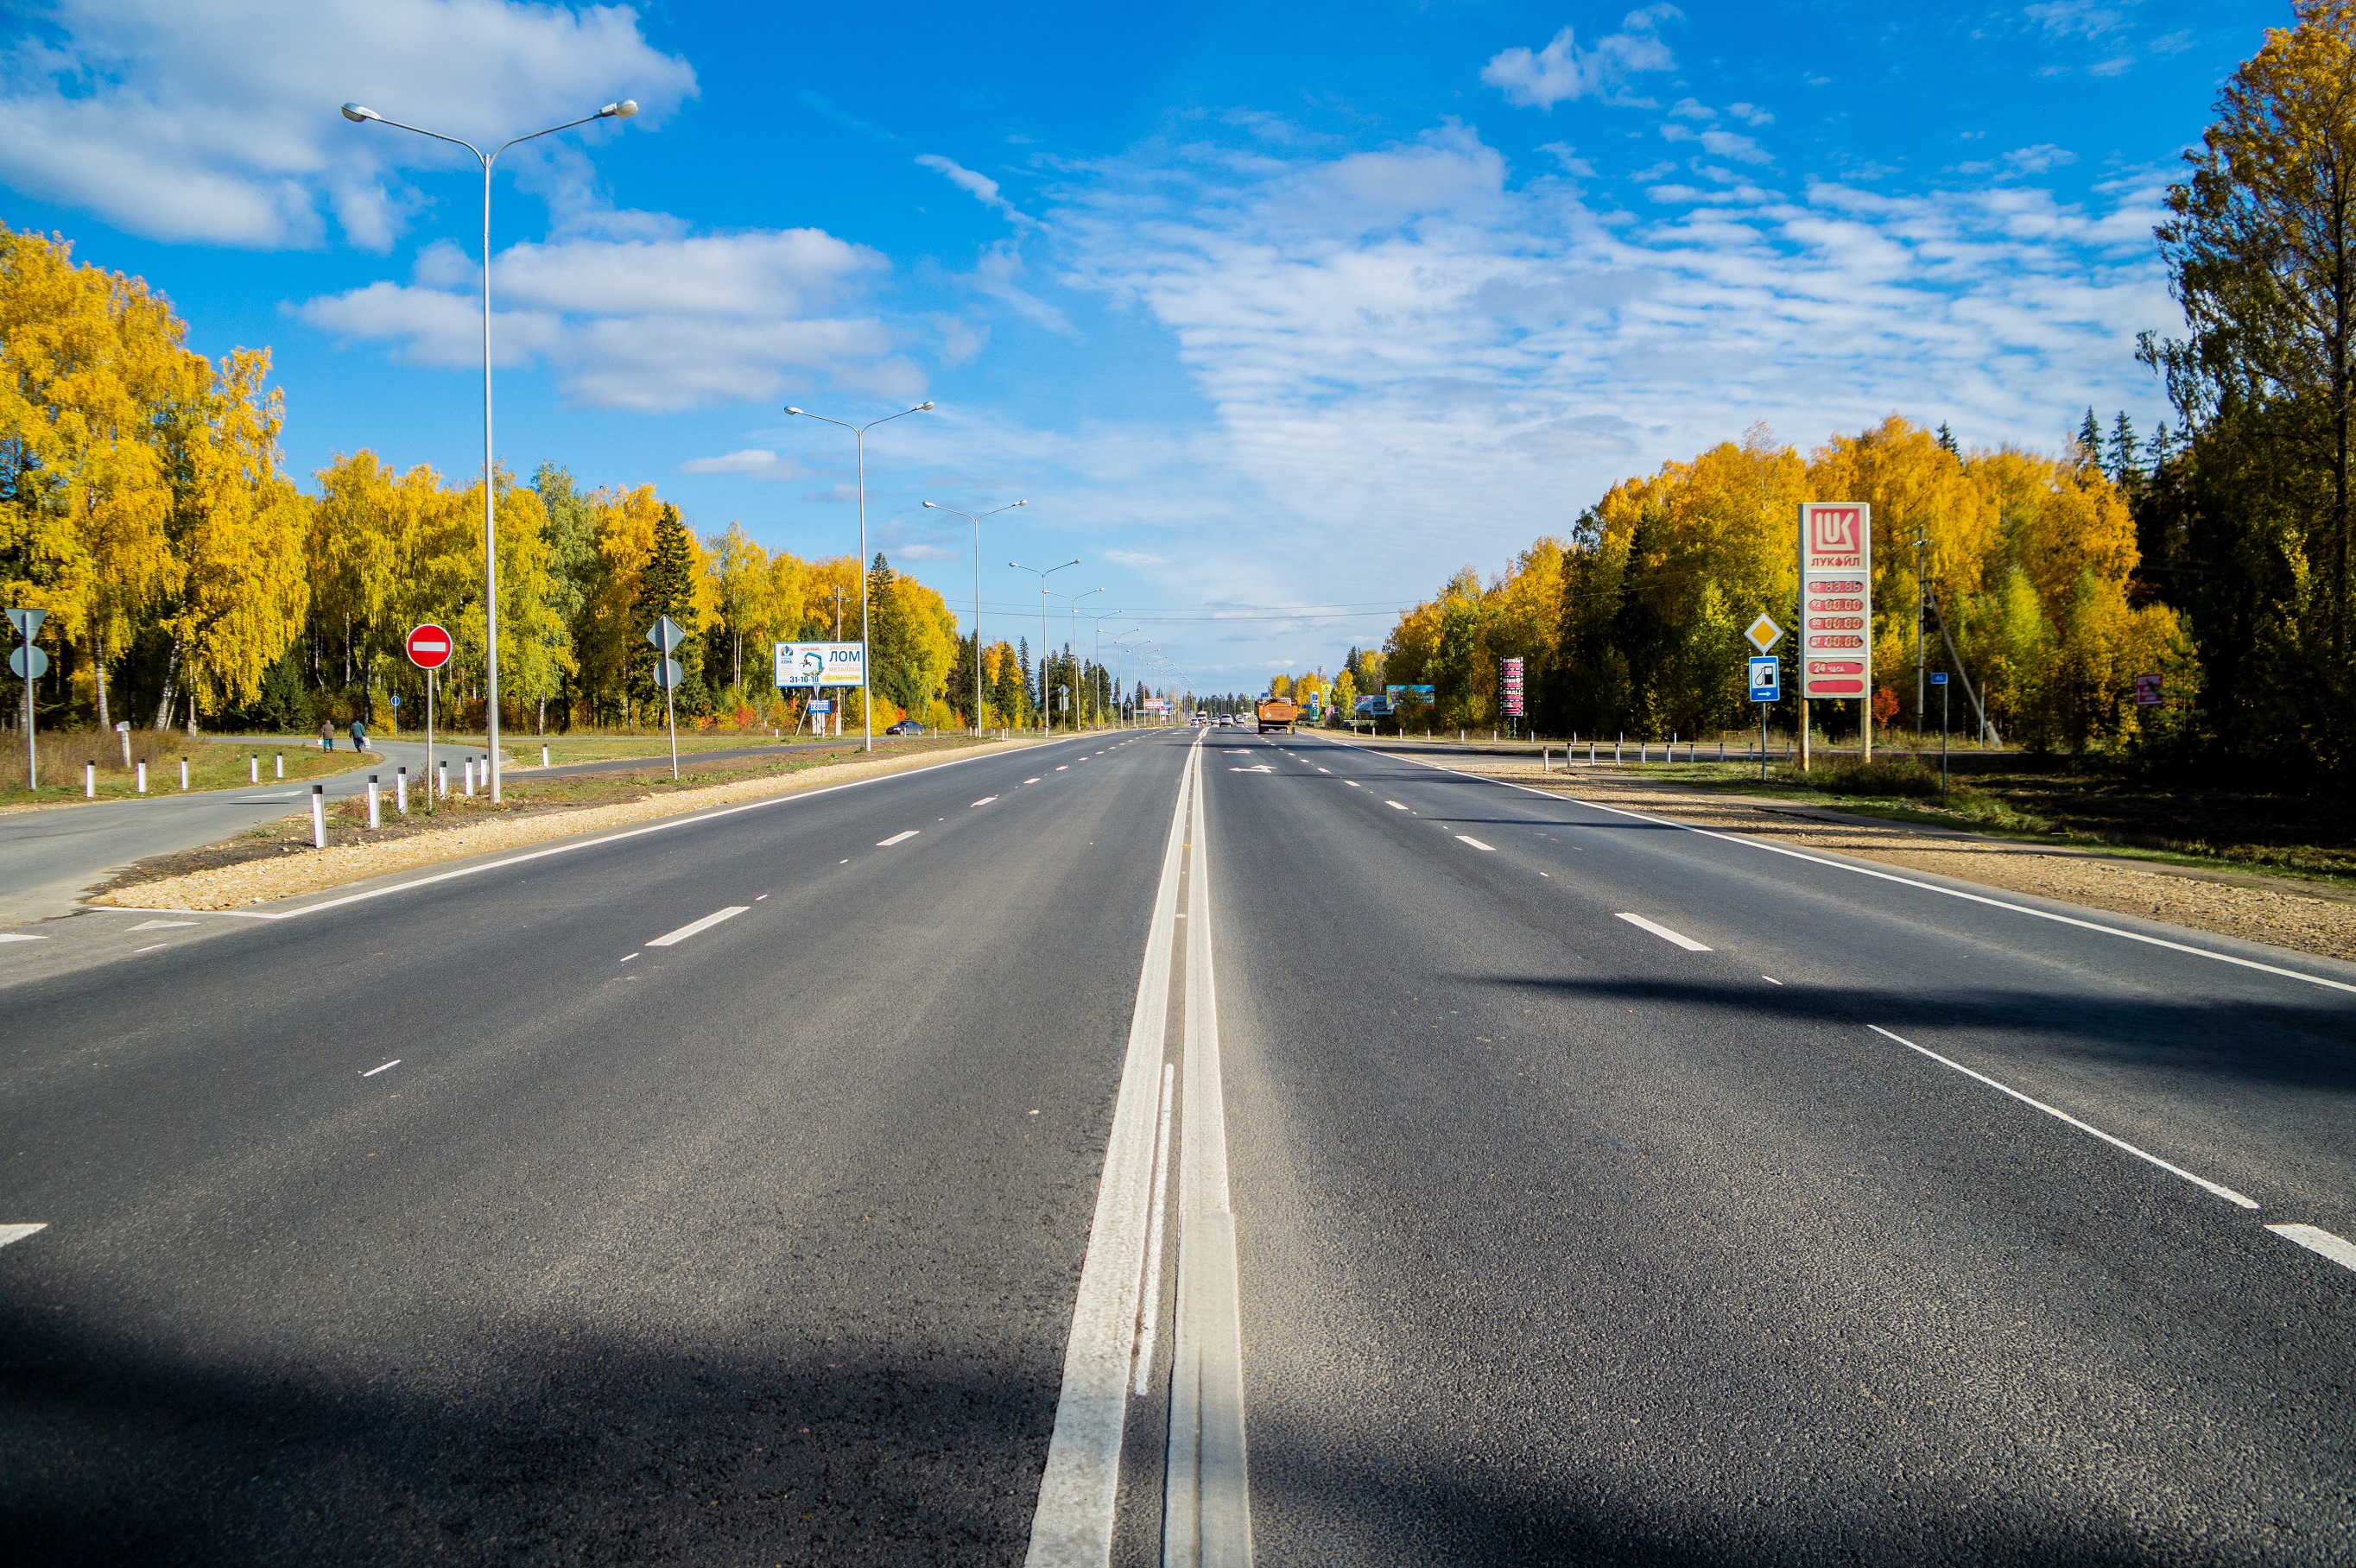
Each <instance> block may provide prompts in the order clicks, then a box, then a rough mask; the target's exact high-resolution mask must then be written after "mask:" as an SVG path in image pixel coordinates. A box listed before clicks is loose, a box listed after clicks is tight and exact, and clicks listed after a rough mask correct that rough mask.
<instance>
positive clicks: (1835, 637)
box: [1799, 501, 1873, 699]
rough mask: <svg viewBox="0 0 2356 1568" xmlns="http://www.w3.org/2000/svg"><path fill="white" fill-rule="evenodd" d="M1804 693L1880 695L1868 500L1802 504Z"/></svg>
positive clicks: (1852, 696)
mask: <svg viewBox="0 0 2356 1568" xmlns="http://www.w3.org/2000/svg"><path fill="white" fill-rule="evenodd" d="M1799 663H1800V695H1801V696H1802V697H1804V698H1815V699H1822V698H1847V699H1864V698H1866V697H1868V696H1869V695H1871V693H1872V690H1873V510H1872V508H1871V507H1868V506H1867V505H1866V504H1865V503H1864V502H1862V501H1809V502H1805V503H1803V504H1802V506H1801V507H1800V661H1799Z"/></svg>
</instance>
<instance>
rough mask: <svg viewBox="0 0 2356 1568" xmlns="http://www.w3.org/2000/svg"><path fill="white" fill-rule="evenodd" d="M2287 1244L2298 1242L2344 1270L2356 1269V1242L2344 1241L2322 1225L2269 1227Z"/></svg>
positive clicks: (2268, 1227)
mask: <svg viewBox="0 0 2356 1568" xmlns="http://www.w3.org/2000/svg"><path fill="white" fill-rule="evenodd" d="M2266 1229H2267V1230H2269V1231H2272V1232H2274V1233H2275V1234H2276V1235H2277V1236H2280V1237H2281V1238H2282V1239H2283V1240H2284V1241H2286V1242H2297V1243H2298V1244H2299V1245H2300V1246H2302V1247H2305V1248H2306V1249H2307V1250H2308V1252H2310V1253H2318V1254H2319V1255H2320V1256H2323V1257H2327V1258H2329V1259H2330V1260H2331V1261H2332V1262H2333V1263H2336V1264H2339V1265H2340V1267H2341V1268H2344V1269H2356V1242H2350V1241H2345V1240H2342V1239H2341V1238H2340V1237H2338V1236H2335V1235H2333V1234H2332V1233H2331V1232H2329V1231H2327V1230H2325V1229H2324V1228H2323V1227H2322V1226H2320V1225H2268V1226H2267V1227H2266Z"/></svg>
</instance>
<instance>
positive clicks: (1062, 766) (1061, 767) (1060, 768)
mask: <svg viewBox="0 0 2356 1568" xmlns="http://www.w3.org/2000/svg"><path fill="white" fill-rule="evenodd" d="M1071 765H1072V764H1071V763H1056V764H1055V771H1056V772H1057V773H1062V772H1063V771H1064V770H1065V769H1066V768H1068V767H1070V766H1071Z"/></svg>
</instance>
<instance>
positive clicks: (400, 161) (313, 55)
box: [0, 0, 696, 248]
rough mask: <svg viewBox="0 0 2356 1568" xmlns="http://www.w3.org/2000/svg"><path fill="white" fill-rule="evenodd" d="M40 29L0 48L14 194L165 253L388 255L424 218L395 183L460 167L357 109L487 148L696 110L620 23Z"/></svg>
mask: <svg viewBox="0 0 2356 1568" xmlns="http://www.w3.org/2000/svg"><path fill="white" fill-rule="evenodd" d="M44 21H45V23H46V26H45V27H44V28H43V29H42V31H41V34H40V35H36V34H34V33H33V32H30V31H27V32H25V33H22V34H20V36H19V37H17V39H16V41H15V42H13V43H11V44H9V45H8V46H6V48H5V51H0V83H4V84H5V86H0V181H5V183H6V184H8V185H9V186H10V187H14V188H16V189H17V190H20V191H24V192H26V193H27V194H28V195H31V196H36V197H41V198H42V199H45V200H48V201H54V202H57V203H59V204H60V205H62V206H68V207H73V208H81V209H83V210H86V211H90V212H94V213H96V214H98V215H99V216H100V217H102V218H104V219H106V220H107V221H108V222H110V223H112V224H114V225H115V226H116V227H118V228H121V229H126V230H129V231H131V232H133V233H138V234H145V235H151V236H154V237H155V238H157V239H164V240H203V241H209V242H211V243H216V244H227V245H243V246H252V247H256V248H272V247H280V246H301V245H315V244H317V243H319V242H321V240H323V239H324V238H325V235H326V231H327V221H328V219H329V217H330V216H332V218H333V219H334V220H335V222H336V223H337V226H339V227H340V228H341V229H342V230H343V232H344V233H345V235H346V236H347V237H348V238H349V239H350V240H353V241H355V242H357V243H359V244H361V245H366V246H369V247H372V248H381V247H383V246H385V245H387V244H389V243H390V242H391V239H392V236H393V235H394V234H395V233H396V232H397V231H398V230H399V229H400V228H401V226H402V219H404V217H405V216H406V215H407V213H408V212H409V211H411V210H412V208H414V207H415V206H416V205H417V203H418V201H419V197H418V196H417V194H416V192H415V191H414V190H413V189H412V187H410V186H409V185H408V184H407V182H406V181H405V179H404V178H403V176H402V175H401V173H400V171H402V170H403V169H409V168H421V167H427V168H439V169H447V168H450V167H453V166H455V165H454V160H455V159H457V158H461V157H463V156H464V155H463V154H458V153H457V152H456V151H455V149H452V148H448V147H444V146H441V145H439V144H435V143H433V142H430V141H428V140H426V139H425V138H423V137H421V136H414V135H411V134H409V133H406V132H402V131H396V130H392V129H391V128H389V127H386V126H382V125H354V124H351V123H348V122H347V121H345V120H344V119H343V117H342V116H341V115H340V114H338V113H337V105H338V104H339V103H342V102H344V101H359V102H361V103H365V104H368V105H369V107H370V108H373V109H376V110H378V111H380V112H382V113H385V114H388V115H391V116H392V117H393V118H395V119H399V120H405V121H407V122H409V123H412V124H417V125H424V126H428V127H431V128H432V129H434V130H436V131H440V132H443V133H446V134H449V135H454V136H459V137H465V138H469V139H473V140H476V141H477V142H478V143H479V142H480V141H481V140H483V139H485V138H493V139H498V138H504V137H505V136H508V135H512V134H514V133H516V132H517V131H519V130H529V129H536V128H537V127H539V126H541V125H546V124H552V123H558V122H561V121H563V120H567V119H573V118H575V117H578V116H580V115H582V114H586V113H589V112H594V110H595V109H596V108H597V107H598V106H599V105H600V104H602V103H605V102H608V101H612V100H614V99H616V98H621V97H634V98H636V99H637V100H638V101H639V102H640V104H641V105H642V106H643V112H642V114H641V117H640V120H639V122H638V123H639V124H641V125H647V124H651V123H654V122H656V121H659V119H660V118H661V117H662V115H663V113H664V112H666V111H668V110H669V109H670V108H672V107H674V106H676V105H677V104H678V103H679V101H680V100H682V99H684V98H687V97H691V96H693V94H694V92H695V91H696V88H695V74H694V72H693V70H692V69H690V68H689V66H688V65H687V63H686V62H685V61H684V60H681V59H676V58H674V57H672V56H669V55H665V54H662V53H661V52H659V51H658V50H656V49H655V48H652V47H650V46H649V45H648V43H647V41H646V40H645V38H644V37H641V36H640V34H639V32H638V27H637V16H636V14H635V13H633V12H632V11H630V10H628V9H626V8H624V7H618V6H592V7H588V8H585V9H582V10H579V11H575V10H572V9H568V8H566V7H564V6H561V5H509V4H501V3H499V0H299V3H298V0H242V3H237V4H219V5H191V4H188V3H187V0H55V4H54V5H51V6H50V7H49V9H48V14H47V16H45V17H44ZM620 133H621V132H618V131H616V130H615V129H612V128H610V127H607V126H602V125H600V126H584V127H583V128H582V129H581V130H580V131H578V132H574V133H570V134H572V135H573V136H576V137H579V136H587V137H592V138H594V137H600V136H611V135H616V134H620ZM527 161H528V162H530V163H531V164H533V165H544V164H545V162H546V160H545V159H540V158H534V159H530V160H527Z"/></svg>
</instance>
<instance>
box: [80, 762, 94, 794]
mask: <svg viewBox="0 0 2356 1568" xmlns="http://www.w3.org/2000/svg"><path fill="white" fill-rule="evenodd" d="M81 797H82V798H83V799H84V800H96V799H97V798H98V764H97V763H95V762H90V763H83V764H82V765H81Z"/></svg>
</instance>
